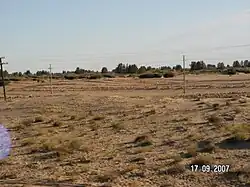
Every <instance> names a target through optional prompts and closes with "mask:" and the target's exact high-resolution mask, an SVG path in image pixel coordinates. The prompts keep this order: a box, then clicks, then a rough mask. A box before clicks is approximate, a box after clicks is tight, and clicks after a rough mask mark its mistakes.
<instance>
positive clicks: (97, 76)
mask: <svg viewBox="0 0 250 187" xmlns="http://www.w3.org/2000/svg"><path fill="white" fill-rule="evenodd" d="M100 78H102V75H100V74H95V75H90V76H89V77H88V79H100Z"/></svg>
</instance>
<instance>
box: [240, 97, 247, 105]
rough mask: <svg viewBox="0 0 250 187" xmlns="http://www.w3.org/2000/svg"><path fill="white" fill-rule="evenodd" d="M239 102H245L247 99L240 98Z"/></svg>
mask: <svg viewBox="0 0 250 187" xmlns="http://www.w3.org/2000/svg"><path fill="white" fill-rule="evenodd" d="M239 103H241V104H243V103H247V99H246V98H240V99H239Z"/></svg>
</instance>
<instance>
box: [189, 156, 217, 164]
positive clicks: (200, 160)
mask: <svg viewBox="0 0 250 187" xmlns="http://www.w3.org/2000/svg"><path fill="white" fill-rule="evenodd" d="M212 161H213V158H212V157H211V156H209V155H201V156H198V157H196V158H195V159H194V160H192V161H191V165H198V166H202V165H210V164H212Z"/></svg>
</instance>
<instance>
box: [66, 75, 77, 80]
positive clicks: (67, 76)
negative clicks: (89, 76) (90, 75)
mask: <svg viewBox="0 0 250 187" xmlns="http://www.w3.org/2000/svg"><path fill="white" fill-rule="evenodd" d="M64 78H65V79H67V80H74V79H77V76H75V75H65V76H64Z"/></svg>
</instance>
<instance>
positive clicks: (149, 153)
mask: <svg viewBox="0 0 250 187" xmlns="http://www.w3.org/2000/svg"><path fill="white" fill-rule="evenodd" d="M225 84H226V83H225ZM218 91H219V90H218ZM10 93H11V92H10ZM204 93H205V92H204ZM47 95H48V94H47ZM189 96H190V97H189V98H187V99H184V98H182V97H181V96H178V95H175V97H173V96H171V94H169V95H168V94H167V91H159V90H151V91H125V90H124V91H115V92H112V91H106V92H102V91H97V92H90V91H85V92H80V91H78V92H77V93H76V92H74V93H72V94H68V95H67V96H65V95H64V93H60V94H58V95H56V96H53V97H45V96H40V97H28V98H26V97H23V98H18V97H17V98H14V97H13V98H14V99H12V100H11V101H9V102H8V103H3V102H2V103H1V107H0V109H1V117H0V120H1V122H2V123H3V124H5V125H6V127H8V128H9V130H10V132H11V136H12V141H13V149H12V152H11V155H10V157H8V158H7V159H5V160H2V161H1V162H0V167H1V168H0V181H1V183H0V186H8V185H4V184H3V181H7V180H10V179H15V180H18V181H22V182H29V183H32V182H35V181H44V182H45V181H47V182H52V183H53V182H54V181H57V182H64V183H80V184H85V186H122V187H123V186H124V187H125V186H131V187H136V186H138V187H139V186H145V187H165V186H173V187H178V186H208V187H209V186H211V187H212V186H225V187H226V186H242V187H243V186H245V187H246V186H249V184H250V167H249V165H248V163H249V161H250V159H249V158H250V157H249V156H250V152H249V149H250V145H249V140H247V139H248V138H249V133H250V128H249V126H248V124H249V121H250V117H249V109H250V104H249V103H250V101H249V99H248V97H240V96H239V97H237V96H236V95H235V94H234V95H232V94H230V93H228V94H222V97H221V98H213V97H215V96H214V94H212V93H211V94H209V93H207V92H206V94H204V97H203V96H202V95H200V96H199V98H198V97H197V96H195V95H192V94H189ZM226 97H227V98H226ZM230 97H231V98H230ZM230 137H236V138H238V139H244V141H243V140H241V141H238V142H237V141H236V140H235V141H231V142H229V141H228V142H226V141H225V140H226V139H228V138H230ZM204 140H206V143H205V144H206V145H205V146H204ZM201 141H203V145H201V144H202V143H201ZM202 146H203V147H202ZM195 161H196V162H197V161H201V162H204V163H205V164H228V165H230V170H229V172H227V173H218V174H212V173H201V172H192V171H190V170H189V168H188V167H187V165H188V164H190V163H191V162H195ZM9 186H15V185H14V184H10V185H9Z"/></svg>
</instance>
